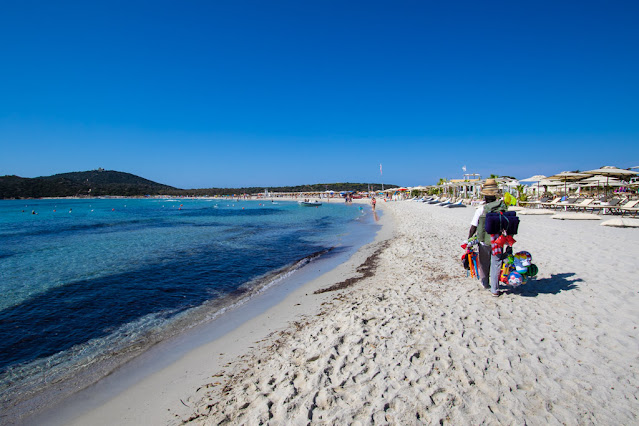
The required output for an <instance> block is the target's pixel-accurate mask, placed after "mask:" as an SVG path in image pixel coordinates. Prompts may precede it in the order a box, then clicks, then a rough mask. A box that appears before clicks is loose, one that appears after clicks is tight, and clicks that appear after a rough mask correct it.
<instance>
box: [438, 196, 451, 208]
mask: <svg viewBox="0 0 639 426" xmlns="http://www.w3.org/2000/svg"><path fill="white" fill-rule="evenodd" d="M453 203H455V199H454V198H449V199H448V201H446V202H444V203H439V204H437V205H438V206H439V207H446V206H449V205H451V204H453Z"/></svg>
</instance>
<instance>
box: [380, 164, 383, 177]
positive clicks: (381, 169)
mask: <svg viewBox="0 0 639 426" xmlns="http://www.w3.org/2000/svg"><path fill="white" fill-rule="evenodd" d="M382 174H383V173H382V163H379V175H380V176H382Z"/></svg>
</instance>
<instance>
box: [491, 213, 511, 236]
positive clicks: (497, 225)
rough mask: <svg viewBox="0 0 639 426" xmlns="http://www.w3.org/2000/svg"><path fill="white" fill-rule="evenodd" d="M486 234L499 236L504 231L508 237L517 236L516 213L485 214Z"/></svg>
mask: <svg viewBox="0 0 639 426" xmlns="http://www.w3.org/2000/svg"><path fill="white" fill-rule="evenodd" d="M484 226H485V227H486V233H488V234H501V233H502V232H503V231H506V234H508V235H517V231H518V229H519V218H518V217H517V213H516V212H512V211H506V212H490V213H486V224H485V225H484Z"/></svg>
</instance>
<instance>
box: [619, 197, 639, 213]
mask: <svg viewBox="0 0 639 426" xmlns="http://www.w3.org/2000/svg"><path fill="white" fill-rule="evenodd" d="M638 206H639V200H633V201H629V202H627V203H626V204H624V205H623V206H621V207H619V210H620V211H621V216H623V215H625V214H626V213H630V214H632V215H636V214H639V207H638Z"/></svg>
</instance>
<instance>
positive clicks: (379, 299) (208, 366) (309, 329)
mask: <svg viewBox="0 0 639 426" xmlns="http://www.w3.org/2000/svg"><path fill="white" fill-rule="evenodd" d="M378 205H380V207H381V208H382V209H383V211H384V214H385V219H384V220H385V221H387V222H393V224H387V225H385V231H384V232H385V233H386V234H387V235H382V236H381V237H380V238H378V240H377V241H376V242H375V243H372V244H370V245H368V246H366V247H364V248H363V249H362V250H360V252H358V254H357V255H355V256H354V257H353V258H352V259H351V261H350V262H347V263H345V264H342V265H340V266H339V267H338V268H336V269H334V270H333V271H331V272H329V273H327V274H324V275H323V276H322V277H320V278H318V279H315V280H313V281H312V282H310V283H308V284H306V285H305V286H304V287H302V288H300V289H299V290H297V291H295V292H294V293H293V294H291V295H290V296H289V297H287V298H286V299H285V300H284V301H282V302H281V303H280V304H278V305H277V306H275V307H273V308H271V309H269V310H268V311H266V312H264V313H263V314H261V315H259V316H258V317H256V318H254V319H252V320H249V321H248V322H246V323H244V324H242V325H241V326H240V327H238V328H236V329H234V330H233V331H231V332H229V333H228V334H226V335H224V336H223V337H221V338H219V339H217V340H215V341H214V342H211V343H207V344H206V345H203V346H200V347H198V348H196V349H194V350H192V351H190V352H189V353H188V354H186V355H185V356H184V357H182V358H181V359H180V360H177V361H176V362H174V363H172V364H171V365H169V366H167V367H166V368H164V369H162V370H161V371H158V372H156V373H154V374H152V375H150V376H149V377H146V378H145V379H144V380H140V381H139V382H137V383H136V384H134V385H132V386H130V387H129V388H128V389H126V390H124V391H122V392H121V393H119V394H117V395H114V396H113V398H111V399H110V400H109V401H108V402H106V403H104V404H102V405H101V406H99V407H94V408H93V409H92V410H91V411H89V412H88V413H85V414H84V415H83V416H81V417H79V418H76V419H75V423H76V424H94V425H95V424H179V423H181V422H183V421H191V422H193V423H197V424H219V423H222V422H230V423H232V424H260V423H271V424H307V423H308V422H312V423H324V422H327V423H331V424H371V423H375V424H378V423H381V424H384V423H390V424H422V423H423V424H433V423H438V422H443V423H452V424H479V423H488V424H498V423H501V424H611V425H612V424H636V423H637V413H639V401H638V399H637V398H638V397H639V390H638V389H639V374H638V373H639V359H638V356H639V343H638V341H637V336H639V333H638V331H637V326H638V325H639V309H638V308H639V294H638V292H639V289H638V288H637V284H636V277H637V275H638V272H639V268H638V267H637V261H636V258H637V255H639V248H637V242H639V231H638V230H637V229H619V228H608V227H602V226H599V221H559V220H552V219H551V216H522V223H521V225H520V228H519V232H520V233H519V235H517V236H516V240H517V244H516V245H515V249H516V251H519V250H527V251H529V252H530V253H532V255H533V261H534V263H536V264H537V265H538V266H539V269H540V274H539V277H538V279H537V280H536V281H532V282H530V283H528V284H526V285H525V286H524V287H522V288H520V291H519V292H518V293H515V294H505V295H503V296H501V297H499V298H494V297H491V296H490V294H489V293H488V291H487V290H484V289H483V288H482V287H481V286H480V285H479V282H478V281H476V280H473V279H471V278H468V277H466V272H465V271H464V270H463V269H462V268H461V266H460V264H459V260H458V259H459V257H460V256H461V254H462V249H461V248H460V243H461V241H462V240H463V239H464V238H465V237H466V236H467V233H468V228H469V223H470V220H471V218H472V214H473V211H474V208H470V207H469V208H463V209H447V208H442V207H437V206H431V205H424V204H421V203H415V202H410V201H404V202H389V203H383V202H380V203H378ZM393 228H394V236H393V238H391V239H389V240H387V241H384V238H382V237H387V236H389V235H388V233H389V231H390V230H391V229H393ZM366 259H368V262H365V261H366ZM361 264H365V266H364V267H363V268H360V270H361V271H364V272H366V271H368V272H369V274H368V275H370V272H372V276H368V277H366V278H364V279H361V280H358V281H355V282H354V283H353V284H352V285H351V286H350V287H348V288H346V289H342V290H338V291H331V292H326V293H322V294H319V295H315V294H313V292H314V291H315V290H317V289H321V288H326V287H329V286H331V285H333V284H335V283H337V282H340V281H343V280H344V279H345V278H348V277H355V276H357V275H358V273H357V272H355V269H356V268H357V266H358V265H361ZM267 336H268V337H267Z"/></svg>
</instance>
